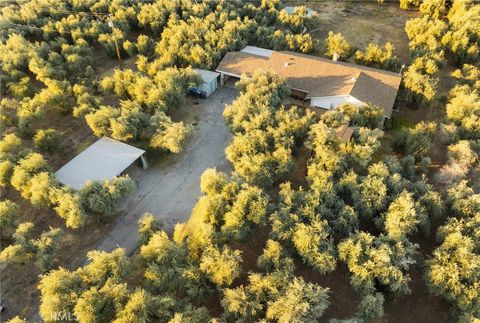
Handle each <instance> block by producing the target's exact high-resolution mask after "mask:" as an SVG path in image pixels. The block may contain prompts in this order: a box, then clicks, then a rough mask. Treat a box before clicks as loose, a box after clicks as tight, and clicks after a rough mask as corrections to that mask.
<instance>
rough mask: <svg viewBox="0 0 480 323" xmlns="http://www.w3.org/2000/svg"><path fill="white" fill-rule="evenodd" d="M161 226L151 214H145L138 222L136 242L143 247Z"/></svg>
mask: <svg viewBox="0 0 480 323" xmlns="http://www.w3.org/2000/svg"><path fill="white" fill-rule="evenodd" d="M161 227H162V224H161V223H160V222H159V221H158V220H157V219H155V216H153V214H151V213H145V214H143V216H142V217H141V218H140V220H138V236H139V238H138V240H139V243H140V244H141V245H144V244H146V243H147V242H148V240H150V238H151V237H152V236H153V234H154V233H155V232H157V231H159V230H160V229H161Z"/></svg>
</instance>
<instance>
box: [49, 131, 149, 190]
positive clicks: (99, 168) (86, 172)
mask: <svg viewBox="0 0 480 323" xmlns="http://www.w3.org/2000/svg"><path fill="white" fill-rule="evenodd" d="M138 159H140V160H141V162H142V166H143V168H144V169H146V168H147V160H146V158H145V150H142V149H138V148H136V147H133V146H130V145H127V144H125V143H123V142H120V141H116V140H114V139H111V138H107V137H103V138H100V139H98V140H97V141H96V142H94V143H93V144H92V145H90V146H88V147H87V148H86V149H85V150H84V151H82V152H81V153H80V154H78V155H77V156H75V157H74V158H73V159H72V160H71V161H69V162H68V163H67V164H65V165H64V166H63V167H62V168H60V169H59V170H58V171H57V172H56V173H55V177H56V178H57V179H58V181H59V182H60V183H61V184H63V185H66V186H69V187H71V188H73V189H74V190H80V189H81V188H82V187H83V185H84V184H85V183H86V182H87V181H104V180H107V179H113V178H115V177H116V176H118V175H120V174H121V173H122V172H123V171H124V170H125V169H127V168H128V166H130V165H131V164H133V163H134V162H135V161H136V160H138Z"/></svg>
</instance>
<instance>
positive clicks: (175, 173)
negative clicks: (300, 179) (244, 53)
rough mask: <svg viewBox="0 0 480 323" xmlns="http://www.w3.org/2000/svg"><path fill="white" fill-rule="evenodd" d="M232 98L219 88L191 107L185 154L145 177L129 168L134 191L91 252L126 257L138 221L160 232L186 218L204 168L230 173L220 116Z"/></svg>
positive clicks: (225, 132) (152, 167)
mask: <svg viewBox="0 0 480 323" xmlns="http://www.w3.org/2000/svg"><path fill="white" fill-rule="evenodd" d="M236 96H237V91H236V90H235V89H232V88H225V87H220V88H219V89H218V90H217V91H216V92H215V93H213V94H212V95H211V96H210V97H209V98H207V99H205V100H201V101H200V104H199V105H192V106H191V108H192V109H195V110H194V115H195V117H196V119H197V120H198V124H197V125H196V126H195V134H194V138H193V139H192V141H191V142H190V144H189V145H188V148H187V149H186V150H185V151H184V152H183V153H181V154H179V155H176V156H168V157H167V160H165V161H162V162H159V163H158V164H156V165H150V168H149V169H148V170H146V171H144V170H142V169H140V168H138V167H133V168H132V169H131V171H129V172H128V173H129V174H130V176H131V177H133V178H134V179H135V180H136V181H137V182H138V183H139V187H138V189H137V190H136V192H135V193H134V194H133V195H132V196H131V197H129V198H128V200H126V201H125V203H124V205H122V206H121V213H122V214H121V215H120V216H119V217H117V218H116V223H115V224H114V226H113V229H112V231H110V232H109V233H108V234H107V235H106V236H105V239H104V240H103V241H102V242H101V243H100V245H99V246H98V247H97V250H104V251H111V250H113V249H115V248H116V247H117V246H119V247H123V248H125V249H126V251H127V254H130V253H132V252H133V251H134V250H135V248H136V246H137V239H138V235H137V230H138V220H139V219H140V217H141V216H142V215H143V213H145V212H150V213H152V214H153V215H154V216H155V217H156V218H157V219H158V220H160V221H162V222H163V223H164V224H165V229H166V230H171V229H172V228H173V226H174V225H175V224H176V223H178V222H184V221H186V220H187V219H188V218H189V217H190V213H191V211H192V208H193V206H194V205H195V203H196V202H197V199H198V197H199V196H200V176H201V175H202V173H203V172H204V171H205V170H206V169H207V168H209V167H216V168H217V169H219V170H223V171H230V164H229V162H228V161H227V160H226V159H225V147H226V146H227V145H228V144H229V142H230V139H231V134H230V131H229V129H228V128H227V126H226V125H225V120H224V119H223V115H222V113H223V108H224V106H225V104H228V103H231V102H232V101H233V100H234V99H235V97H236ZM165 164H166V165H165Z"/></svg>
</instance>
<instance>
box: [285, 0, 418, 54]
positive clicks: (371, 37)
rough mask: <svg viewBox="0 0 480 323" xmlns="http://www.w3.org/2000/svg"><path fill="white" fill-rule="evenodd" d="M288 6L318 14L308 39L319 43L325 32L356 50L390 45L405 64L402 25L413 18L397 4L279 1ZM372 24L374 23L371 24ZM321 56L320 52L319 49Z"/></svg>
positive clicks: (410, 12)
mask: <svg viewBox="0 0 480 323" xmlns="http://www.w3.org/2000/svg"><path fill="white" fill-rule="evenodd" d="M283 3H284V4H285V5H286V6H288V5H292V6H295V5H296V6H298V5H305V6H307V7H309V8H311V9H313V10H315V11H316V12H317V14H318V25H317V26H316V28H318V30H317V31H314V32H312V36H313V37H314V38H316V39H319V40H321V41H322V43H323V40H325V39H326V37H327V35H328V32H329V31H330V30H331V31H334V32H341V33H342V35H343V36H344V37H345V39H346V40H347V41H348V42H349V43H350V44H351V45H352V46H354V47H355V48H356V49H365V48H366V47H367V45H368V44H369V43H375V44H380V45H383V44H384V43H386V42H388V41H389V42H391V43H392V44H393V45H394V46H395V49H396V53H397V55H398V56H399V58H400V59H401V61H402V63H406V62H407V60H408V38H407V34H406V33H405V30H404V28H405V22H406V21H407V19H408V18H411V17H415V16H416V15H417V13H416V12H414V11H406V10H402V9H400V8H399V6H398V3H396V2H393V3H383V4H379V3H377V2H347V1H308V0H306V1H283ZM373 19H374V20H375V21H374V22H373V21H372V20H373ZM322 52H323V49H322Z"/></svg>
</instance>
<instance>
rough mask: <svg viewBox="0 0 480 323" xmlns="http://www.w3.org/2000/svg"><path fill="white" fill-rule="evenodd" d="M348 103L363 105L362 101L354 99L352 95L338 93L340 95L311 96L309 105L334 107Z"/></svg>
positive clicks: (326, 107) (328, 108)
mask: <svg viewBox="0 0 480 323" xmlns="http://www.w3.org/2000/svg"><path fill="white" fill-rule="evenodd" d="M346 103H350V104H353V105H357V106H358V105H363V102H362V101H359V100H357V99H355V98H354V97H353V96H350V95H340V96H322V97H317V98H311V100H310V106H311V107H317V108H322V109H327V110H330V109H334V108H335V107H337V106H339V105H342V104H346Z"/></svg>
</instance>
